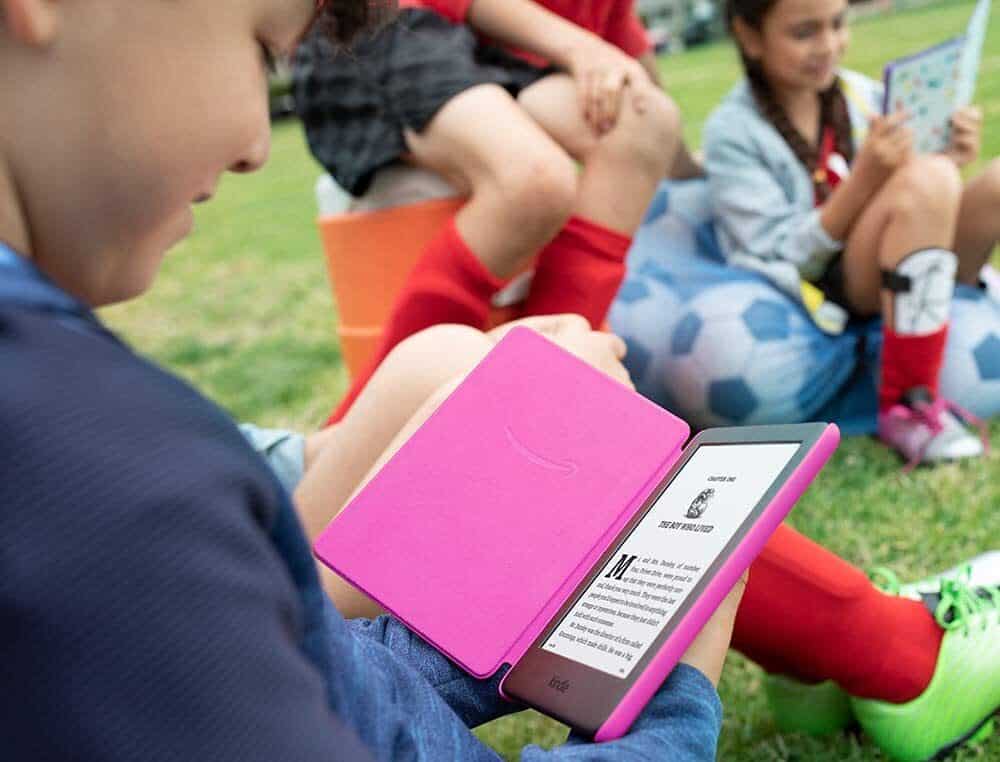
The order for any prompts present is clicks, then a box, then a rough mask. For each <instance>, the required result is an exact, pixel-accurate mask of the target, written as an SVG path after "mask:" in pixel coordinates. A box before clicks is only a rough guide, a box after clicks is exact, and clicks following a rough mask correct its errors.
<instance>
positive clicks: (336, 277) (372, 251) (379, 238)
mask: <svg viewBox="0 0 1000 762" xmlns="http://www.w3.org/2000/svg"><path fill="white" fill-rule="evenodd" d="M464 203H465V199H464V198H460V197H451V198H439V199H434V200H431V201H420V202H417V203H413V204H406V205H403V206H396V207H392V208H389V209H379V210H377V211H364V212H346V213H344V214H336V215H329V216H321V217H320V218H319V222H318V224H319V232H320V238H321V239H322V241H323V253H324V254H325V256H326V263H327V269H328V271H329V274H330V283H331V286H332V288H333V295H334V299H335V300H336V302H337V307H338V310H339V313H340V319H339V321H338V322H339V325H338V333H339V335H340V348H341V353H342V354H343V357H344V363H345V364H346V366H347V370H348V373H349V374H350V376H351V377H352V378H355V377H357V375H358V374H359V373H361V371H362V370H363V369H364V368H365V367H366V365H367V363H368V361H369V359H370V358H371V357H372V356H373V354H374V352H375V348H376V347H377V345H378V343H379V340H380V339H381V337H382V326H383V324H384V323H385V321H386V319H387V318H388V316H389V312H390V310H391V309H392V305H393V302H394V300H395V298H396V295H397V294H398V293H399V292H400V290H401V289H402V287H403V283H404V282H405V280H406V276H407V275H408V274H409V272H410V270H411V269H412V268H413V266H414V264H416V261H417V259H418V258H419V256H420V254H421V253H422V252H423V250H424V249H425V248H426V247H427V245H428V244H429V243H430V242H431V241H432V240H433V239H434V237H435V236H436V235H437V234H438V233H439V232H440V231H441V229H442V228H443V227H444V225H445V224H446V223H447V222H448V221H449V220H450V219H451V218H452V217H453V216H454V215H455V213H456V212H457V211H458V210H459V209H460V208H461V207H462V205H463V204H464ZM514 316H515V314H514V309H513V308H511V307H506V308H503V309H494V310H493V312H492V314H491V316H490V325H499V324H500V323H503V322H506V321H508V320H511V319H513V318H514Z"/></svg>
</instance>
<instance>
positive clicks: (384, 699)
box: [243, 427, 722, 762]
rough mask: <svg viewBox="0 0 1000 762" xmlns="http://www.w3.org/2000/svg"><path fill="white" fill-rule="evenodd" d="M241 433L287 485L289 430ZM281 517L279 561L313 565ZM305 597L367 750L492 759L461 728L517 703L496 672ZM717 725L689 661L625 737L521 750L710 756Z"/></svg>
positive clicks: (703, 682)
mask: <svg viewBox="0 0 1000 762" xmlns="http://www.w3.org/2000/svg"><path fill="white" fill-rule="evenodd" d="M243 433H244V435H246V436H247V437H248V438H249V439H250V441H251V443H253V444H254V445H255V447H257V449H258V451H259V452H261V454H263V455H264V457H265V458H267V459H268V460H269V462H272V463H273V462H275V456H276V453H280V455H281V457H280V458H279V459H278V461H277V466H278V469H280V471H279V473H280V478H281V479H282V481H283V482H284V483H285V486H286V488H288V489H289V490H290V489H292V488H294V486H295V483H297V481H298V479H299V478H301V474H302V463H301V456H299V461H298V463H296V462H295V454H296V453H301V451H302V448H301V446H300V440H297V439H296V435H284V436H283V435H282V433H281V432H268V431H263V430H260V429H256V428H255V427H243ZM290 454H291V456H290V458H289V455H290ZM282 524H283V526H284V527H285V529H279V530H278V535H277V536H276V537H275V540H276V544H277V545H278V546H279V549H280V550H281V552H282V554H283V555H285V556H286V561H287V562H288V563H289V565H290V566H291V567H292V568H296V567H297V568H302V567H304V566H306V565H308V564H311V563H312V559H311V557H308V551H307V549H306V546H305V545H304V544H303V543H302V542H301V536H299V537H291V538H289V537H283V536H282V535H284V534H298V533H299V532H300V531H301V530H300V529H299V527H298V523H297V521H294V520H289V521H286V522H282ZM287 556H292V557H287ZM294 556H299V557H294ZM305 600H306V605H307V606H318V607H321V608H322V612H321V613H322V618H321V619H322V625H321V627H322V630H323V631H322V632H318V633H316V636H315V639H314V642H315V643H322V644H323V646H322V647H323V648H324V649H325V650H326V653H325V654H324V656H325V657H326V658H322V659H320V660H318V661H320V662H321V663H323V664H325V665H326V666H325V667H323V668H324V669H326V671H327V674H326V675H324V677H325V679H326V682H327V695H328V699H329V702H330V705H331V707H332V709H333V711H334V712H335V714H336V715H337V717H338V719H339V720H341V721H342V722H343V723H344V724H345V725H347V726H348V727H350V728H352V729H353V730H354V731H355V733H356V734H357V736H358V738H359V740H360V741H361V743H362V744H363V745H364V746H366V747H367V748H368V749H369V750H370V752H371V754H372V756H373V757H374V758H376V759H384V760H399V759H428V760H462V761H463V762H465V761H467V760H468V761H470V762H471V761H472V760H480V759H482V760H496V759H498V758H499V757H498V756H497V754H496V752H494V751H493V750H492V749H490V748H489V747H487V746H485V745H484V744H483V743H482V742H480V741H479V739H478V738H476V736H475V735H474V734H473V733H471V732H470V730H469V729H470V728H473V727H476V726H477V725H481V724H483V723H485V722H489V721H490V720H493V719H496V718H497V717H501V716H503V715H507V714H511V713H512V712H516V711H519V709H520V707H518V706H515V705H513V704H510V703H508V702H506V701H504V699H503V698H501V696H500V694H499V690H498V688H499V683H500V679H501V677H502V676H503V673H502V672H500V673H498V674H496V675H494V676H493V677H492V678H491V679H489V680H478V679H476V678H473V677H471V676H470V675H468V674H466V673H465V672H463V671H462V670H461V669H459V668H458V667H456V666H455V665H454V664H452V663H451V662H450V661H448V659H446V658H445V657H444V656H442V655H441V654H440V653H439V652H438V651H437V650H436V649H434V648H432V647H431V646H429V645H428V644H427V643H425V642H424V641H423V640H422V639H421V638H420V637H419V636H417V635H415V634H413V633H412V632H410V630H408V629H407V628H406V627H405V626H404V625H403V624H401V623H400V622H399V621H397V620H396V619H393V618H392V617H388V616H382V617H379V618H378V619H375V620H367V619H356V620H352V621H350V622H347V621H345V620H344V618H343V617H342V616H341V615H340V614H339V612H337V610H336V609H335V608H334V606H333V604H332V603H331V602H330V600H329V599H328V598H326V597H325V596H324V595H322V594H312V593H310V592H308V591H307V594H306V596H305ZM312 613H314V614H315V613H316V612H312ZM311 618H312V617H311ZM721 724H722V706H721V703H720V701H719V697H718V694H717V693H716V691H715V688H714V687H713V686H712V684H711V683H710V682H709V681H708V679H707V678H706V677H705V676H704V675H703V674H702V673H701V672H699V671H698V670H697V669H695V668H693V667H690V666H687V665H685V664H680V665H678V666H677V667H676V668H675V669H674V671H673V672H672V673H671V675H670V676H669V677H668V678H667V680H666V682H665V683H664V685H663V687H662V688H660V690H659V691H658V692H657V694H656V695H655V696H654V697H653V700H652V701H651V702H650V703H649V704H648V705H647V706H646V708H645V710H643V712H642V714H641V715H640V716H639V719H638V720H636V722H635V724H634V725H633V727H632V729H631V731H630V732H629V733H628V735H626V736H625V737H624V738H621V739H618V740H617V741H611V742H608V743H603V744H599V745H598V744H594V743H591V742H588V741H587V740H586V739H584V738H581V737H578V736H575V735H571V736H570V737H569V739H568V740H567V741H566V743H565V744H563V745H562V746H559V747H557V748H555V749H552V750H550V751H545V750H543V749H540V748H539V747H537V746H528V747H526V748H525V749H523V750H522V752H521V759H522V760H523V761H524V762H540V761H542V760H552V761H553V762H555V761H556V760H576V761H580V760H595V762H596V760H602V762H619V761H620V762H626V760H640V759H662V758H668V759H670V760H672V761H673V762H702V761H704V762H708V761H709V760H714V759H715V753H716V745H717V742H718V736H719V730H720V728H721Z"/></svg>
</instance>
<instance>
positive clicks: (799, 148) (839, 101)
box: [741, 51, 854, 203]
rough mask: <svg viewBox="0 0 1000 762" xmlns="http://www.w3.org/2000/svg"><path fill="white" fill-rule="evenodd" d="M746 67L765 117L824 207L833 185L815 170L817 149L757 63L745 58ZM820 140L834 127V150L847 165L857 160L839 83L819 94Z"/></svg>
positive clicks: (817, 160) (751, 86)
mask: <svg viewBox="0 0 1000 762" xmlns="http://www.w3.org/2000/svg"><path fill="white" fill-rule="evenodd" d="M741 57H742V58H743V66H744V68H745V70H746V73H747V79H748V80H749V82H750V89H751V90H752V91H753V94H754V98H755V100H756V101H757V105H758V107H759V108H760V110H761V112H762V113H763V114H764V117H765V118H766V119H767V121H768V122H770V123H771V126H773V127H774V129H775V130H777V131H778V134H779V135H781V137H782V138H784V140H785V142H786V143H787V144H788V147H789V148H791V149H792V153H794V154H795V157H796V158H797V159H798V160H799V161H800V162H801V163H802V166H804V167H805V168H806V171H807V172H808V173H809V176H810V177H811V178H812V181H813V191H814V193H815V196H816V199H817V200H818V201H819V203H823V202H824V201H826V199H827V198H828V197H829V195H830V193H831V190H832V189H831V187H830V184H829V183H828V182H827V180H826V178H825V177H824V176H823V174H822V173H818V172H817V171H816V170H817V169H818V168H819V167H818V165H819V150H818V149H817V146H813V145H809V142H808V141H807V140H806V139H805V138H804V137H802V133H801V132H799V131H798V130H797V129H796V128H795V125H793V124H792V121H791V120H790V119H789V118H788V114H787V113H785V109H784V108H783V107H782V106H781V104H780V103H778V101H777V100H776V99H775V97H774V94H773V93H772V92H771V86H770V84H769V83H768V81H767V77H766V76H765V75H764V72H763V70H762V69H761V67H760V64H758V63H757V62H756V61H753V60H750V59H748V58H747V57H746V56H742V51H741ZM819 97H820V139H822V135H823V131H824V130H825V129H826V127H832V128H833V132H834V150H835V151H836V152H837V153H839V154H840V155H841V156H843V157H844V159H845V160H846V161H847V163H848V164H850V163H851V161H852V160H853V158H854V140H853V136H852V130H851V118H850V113H849V112H848V109H847V99H846V98H845V97H844V93H843V91H842V90H841V88H840V80H839V79H838V80H837V81H836V82H834V83H833V85H832V86H831V87H829V88H828V89H826V90H824V91H823V92H822V93H820V96H819Z"/></svg>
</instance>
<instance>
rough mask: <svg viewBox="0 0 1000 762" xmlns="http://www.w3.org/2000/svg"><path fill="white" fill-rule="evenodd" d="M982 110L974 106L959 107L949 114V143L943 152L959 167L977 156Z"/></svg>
mask: <svg viewBox="0 0 1000 762" xmlns="http://www.w3.org/2000/svg"><path fill="white" fill-rule="evenodd" d="M982 131H983V112H982V111H981V110H980V109H979V108H977V107H976V106H966V107H965V108H960V109H959V110H958V111H956V112H955V113H954V114H952V116H951V144H950V145H949V146H948V149H947V150H946V151H945V152H944V153H945V156H948V157H949V158H950V159H951V160H952V161H954V162H955V164H956V165H958V166H959V167H964V166H965V165H966V164H971V163H972V162H974V161H975V160H976V159H978V158H979V149H980V145H981V142H982Z"/></svg>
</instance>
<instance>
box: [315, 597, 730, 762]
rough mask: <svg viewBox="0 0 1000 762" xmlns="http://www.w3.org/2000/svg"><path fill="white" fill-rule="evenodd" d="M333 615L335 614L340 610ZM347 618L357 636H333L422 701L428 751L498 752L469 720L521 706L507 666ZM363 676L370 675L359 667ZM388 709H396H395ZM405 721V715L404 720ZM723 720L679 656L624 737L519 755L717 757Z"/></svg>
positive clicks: (527, 761) (712, 696)
mask: <svg viewBox="0 0 1000 762" xmlns="http://www.w3.org/2000/svg"><path fill="white" fill-rule="evenodd" d="M334 619H337V617H336V616H335V615H334ZM349 626H350V630H351V631H352V633H351V634H353V635H354V636H355V637H354V638H353V640H354V642H353V643H350V644H349V642H348V640H347V638H348V635H347V634H343V635H338V636H335V637H334V641H335V643H336V642H337V641H338V640H340V639H341V638H343V642H344V644H345V647H346V648H348V649H350V650H352V651H353V652H354V653H355V654H356V655H357V657H356V658H354V659H352V660H351V661H352V663H358V664H365V665H369V666H370V667H371V668H372V669H375V670H377V671H378V672H380V673H384V672H390V673H396V674H398V675H399V679H397V680H395V681H394V682H395V683H396V686H397V687H396V688H395V689H394V690H393V691H392V692H393V693H395V694H396V697H397V698H399V697H400V696H402V697H403V698H405V700H406V701H407V702H409V703H411V705H412V707H413V708H414V709H415V708H416V707H420V711H419V714H418V713H416V712H415V711H411V712H407V714H408V715H409V722H411V723H412V724H413V725H415V726H418V727H419V728H420V729H421V731H422V732H421V734H420V738H421V739H424V742H425V743H426V739H433V742H432V744H431V745H430V746H428V748H433V749H434V750H435V752H436V753H437V754H438V755H439V756H437V757H435V756H434V754H431V753H428V754H427V758H428V759H435V758H436V759H454V760H466V759H468V760H476V759H496V756H495V755H494V754H493V753H492V752H491V751H489V750H487V749H485V747H482V746H481V745H480V744H479V742H478V741H477V740H476V739H475V736H473V735H472V734H471V733H468V732H467V731H465V730H464V728H465V727H466V726H467V727H475V726H477V725H481V724H483V723H484V722H488V721H490V720H493V719H496V718H497V717H502V716H504V715H507V714H511V713H512V712H516V711H518V710H519V707H517V706H515V705H513V704H510V703H508V702H507V701H505V700H504V699H502V698H501V697H500V694H499V691H498V686H499V684H500V679H501V678H502V677H503V672H500V673H498V674H496V675H494V676H493V678H491V679H490V680H477V679H475V678H473V677H470V676H469V675H467V674H466V673H465V672H463V671H462V670H460V669H459V668H458V667H456V666H454V665H453V664H452V663H451V662H450V661H448V659H446V658H445V657H444V656H442V655H441V654H440V653H438V651H437V650H435V649H434V648H432V647H431V646H429V645H427V644H426V643H425V642H424V641H422V640H421V639H420V638H419V637H418V636H416V635H414V634H413V633H411V632H410V631H409V630H407V629H406V627H404V626H403V625H402V624H400V623H399V622H398V621H396V620H395V619H392V618H391V617H379V618H378V619H376V620H374V621H368V620H353V621H351V622H350V623H349ZM331 629H332V630H333V631H334V632H339V631H340V625H339V623H338V622H336V621H334V622H332V627H331ZM407 673H409V676H408V677H406V675H407ZM358 679H366V680H367V679H370V677H369V676H366V675H359V676H358ZM400 684H402V685H405V686H406V687H405V689H404V690H403V691H400V689H399V685H400ZM349 692H351V691H349ZM389 692H390V688H389V686H388V685H386V686H385V689H384V690H383V691H380V692H379V693H380V695H381V698H382V700H385V699H386V696H387V695H388V694H389ZM376 700H377V697H376ZM357 711H358V714H361V715H362V716H368V717H369V718H374V717H378V718H379V719H378V722H379V723H384V722H385V719H384V717H385V715H383V714H381V713H380V712H381V710H380V707H378V706H377V705H373V706H370V707H364V708H358V710H357ZM390 716H393V715H392V712H391V711H390ZM393 719H394V716H393ZM369 721H374V720H372V719H370V720H369ZM406 722H407V720H406V719H404V720H403V723H404V724H405V723H406ZM721 722H722V706H721V704H720V703H719V698H718V694H716V692H715V689H714V688H713V687H712V684H711V683H710V682H709V681H708V680H707V679H706V678H705V676H704V675H703V674H702V673H701V672H699V671H698V670H696V669H694V668H693V667H689V666H688V665H686V664H679V665H678V666H677V667H676V668H675V669H674V671H673V672H672V673H671V674H670V676H669V677H668V678H667V681H666V682H665V683H664V685H663V687H662V688H661V689H660V690H659V692H658V693H657V694H656V695H655V696H654V697H653V700H652V701H651V702H650V703H649V704H648V705H647V706H646V708H645V710H643V712H642V714H641V715H640V716H639V718H638V720H636V723H635V725H633V727H632V729H631V730H630V731H629V733H628V735H626V736H625V737H624V738H621V739H619V740H617V741H611V742H608V743H603V744H594V743H592V742H589V741H588V740H587V739H585V738H581V737H579V736H576V735H570V737H569V739H568V740H567V741H566V743H565V744H563V745H561V746H558V747H556V748H555V749H551V750H548V751H546V750H543V749H541V748H539V747H537V746H528V747H526V748H525V749H523V750H522V752H521V760H522V761H523V762H544V761H546V760H551V762H557V761H559V760H574V761H575V762H584V761H589V760H593V762H598V760H600V761H601V762H626V760H647V759H669V760H671V762H694V761H695V760H706V762H707V760H714V759H715V752H716V744H717V741H718V736H719V729H720V726H721ZM405 735H406V734H405V733H404V732H402V731H401V732H399V733H398V734H396V736H395V737H396V739H397V740H398V739H400V738H402V737H404V736H405ZM412 740H413V742H414V744H415V745H414V747H413V748H412V754H413V756H412V758H418V759H423V758H424V757H423V756H422V755H421V754H420V753H419V752H418V750H417V747H416V743H417V742H418V739H416V738H414V739H412ZM403 756H404V758H411V757H409V756H407V755H403Z"/></svg>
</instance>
